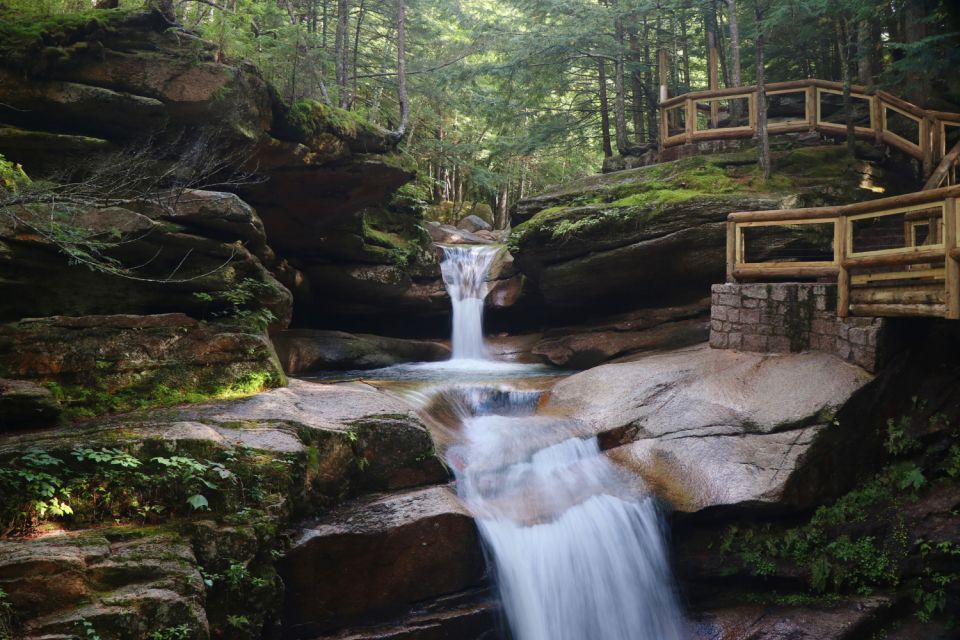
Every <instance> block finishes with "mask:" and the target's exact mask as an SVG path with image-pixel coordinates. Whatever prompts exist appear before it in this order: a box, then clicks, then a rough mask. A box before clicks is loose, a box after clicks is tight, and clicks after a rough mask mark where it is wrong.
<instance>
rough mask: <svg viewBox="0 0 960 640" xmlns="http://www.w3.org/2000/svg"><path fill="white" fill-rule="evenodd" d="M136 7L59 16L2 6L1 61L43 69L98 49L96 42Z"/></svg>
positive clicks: (0, 24)
mask: <svg viewBox="0 0 960 640" xmlns="http://www.w3.org/2000/svg"><path fill="white" fill-rule="evenodd" d="M133 12H134V10H131V9H89V10H85V11H76V12H71V13H66V14H63V15H58V16H30V15H27V16H24V15H23V14H22V13H17V12H13V11H9V10H7V11H3V10H0V61H2V62H0V64H3V65H4V66H7V67H15V68H23V69H26V70H28V71H30V72H32V73H40V72H42V71H44V70H46V69H47V68H49V67H50V66H52V65H54V64H58V63H63V62H65V61H68V60H70V59H71V58H73V57H75V56H80V55H84V54H88V53H96V51H95V50H96V49H99V47H98V46H96V45H95V44H94V43H96V42H97V40H98V38H100V37H102V35H103V34H104V33H109V32H112V31H115V30H116V28H117V26H118V25H120V24H121V23H122V22H124V21H125V20H126V19H127V18H128V17H129V16H130V15H131V14H132V13H133Z"/></svg>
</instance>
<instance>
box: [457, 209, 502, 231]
mask: <svg viewBox="0 0 960 640" xmlns="http://www.w3.org/2000/svg"><path fill="white" fill-rule="evenodd" d="M457 226H458V227H459V228H461V229H466V230H467V231H469V232H471V233H476V232H478V231H493V227H492V226H490V223H489V222H487V221H486V220H484V219H483V218H481V217H480V216H478V215H474V214H470V215H469V216H467V217H465V218H464V219H463V220H461V221H460V222H459V223H458V224H457Z"/></svg>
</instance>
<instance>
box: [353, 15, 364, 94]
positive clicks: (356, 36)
mask: <svg viewBox="0 0 960 640" xmlns="http://www.w3.org/2000/svg"><path fill="white" fill-rule="evenodd" d="M365 4H366V0H360V11H359V12H358V13H357V28H356V32H355V33H354V36H353V89H352V90H351V92H350V95H351V96H353V97H354V99H356V96H357V56H358V55H359V53H360V27H361V26H362V25H363V16H364V14H365V13H366V7H365V6H364V5H365Z"/></svg>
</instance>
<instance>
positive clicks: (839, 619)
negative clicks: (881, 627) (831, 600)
mask: <svg viewBox="0 0 960 640" xmlns="http://www.w3.org/2000/svg"><path fill="white" fill-rule="evenodd" d="M891 605H892V602H891V600H890V599H888V598H883V597H874V598H856V599H852V600H849V601H845V602H842V603H840V604H838V605H835V606H820V607H816V606H811V607H799V606H787V605H772V604H770V605H764V604H755V605H751V604H743V605H739V606H734V607H730V608H724V609H719V610H715V611H708V612H706V613H703V614H698V615H697V616H696V617H695V619H694V624H693V629H694V634H693V638H694V640H853V639H854V638H859V637H863V636H862V634H864V633H867V632H869V630H871V629H872V628H873V625H875V624H876V622H877V619H878V618H879V617H881V616H882V615H883V614H884V613H885V612H886V611H887V610H888V609H889V608H890V606H891Z"/></svg>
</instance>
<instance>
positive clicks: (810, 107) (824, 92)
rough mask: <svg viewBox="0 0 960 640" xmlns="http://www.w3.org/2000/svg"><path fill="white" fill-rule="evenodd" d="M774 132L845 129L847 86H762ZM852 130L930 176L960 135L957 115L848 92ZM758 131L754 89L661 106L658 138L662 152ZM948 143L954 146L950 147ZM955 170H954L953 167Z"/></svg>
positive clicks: (687, 97) (691, 96)
mask: <svg viewBox="0 0 960 640" xmlns="http://www.w3.org/2000/svg"><path fill="white" fill-rule="evenodd" d="M765 90H766V94H767V100H768V130H769V132H770V133H771V134H778V133H791V132H799V131H820V132H823V133H835V134H844V133H846V130H847V124H846V110H845V109H844V105H843V85H842V84H841V83H839V82H829V81H826V80H814V79H809V80H795V81H791V82H774V83H770V84H767V85H766V86H765ZM850 95H851V100H852V103H853V120H854V131H855V133H856V135H857V136H858V137H860V138H866V139H871V140H875V141H876V142H883V143H885V144H888V145H890V146H892V147H895V148H897V149H899V150H900V151H903V152H904V153H906V154H907V155H910V156H912V157H914V158H916V159H918V160H920V161H921V162H922V163H923V171H924V175H925V176H929V175H931V173H932V172H933V171H934V167H935V166H936V165H937V163H938V162H940V161H941V159H942V158H944V157H945V156H946V155H947V148H948V147H949V146H952V141H953V140H955V139H956V138H958V137H960V114H958V113H948V112H944V111H931V110H927V109H922V108H920V107H918V106H916V105H914V104H911V103H909V102H907V101H906V100H902V99H900V98H898V97H897V96H894V95H891V94H889V93H886V92H884V91H877V92H876V93H867V89H866V87H862V86H859V85H854V86H853V87H852V88H851V94H850ZM756 128H757V88H756V86H749V87H730V88H726V89H716V90H712V91H696V92H693V93H686V94H683V95H680V96H677V97H675V98H669V99H667V100H664V101H663V102H661V103H660V140H661V144H662V145H663V146H664V147H672V146H675V145H679V144H685V143H691V142H699V141H705V140H724V139H730V138H741V137H750V136H753V135H754V134H755V133H756ZM948 142H949V143H948ZM955 166H956V165H954V167H955Z"/></svg>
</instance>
